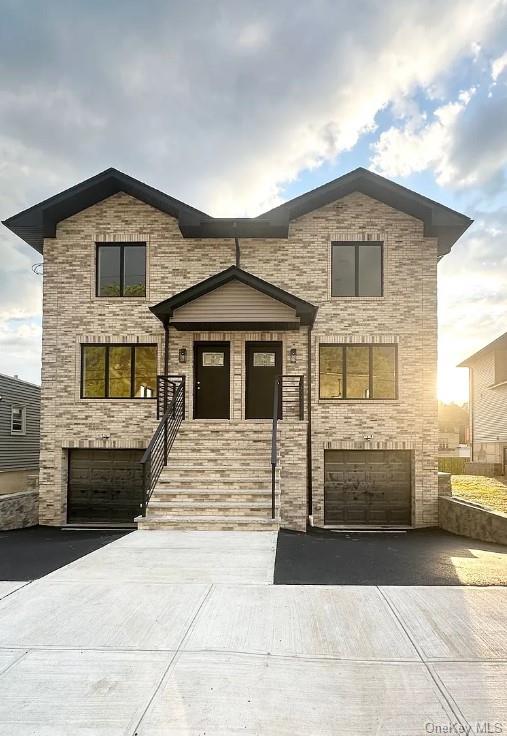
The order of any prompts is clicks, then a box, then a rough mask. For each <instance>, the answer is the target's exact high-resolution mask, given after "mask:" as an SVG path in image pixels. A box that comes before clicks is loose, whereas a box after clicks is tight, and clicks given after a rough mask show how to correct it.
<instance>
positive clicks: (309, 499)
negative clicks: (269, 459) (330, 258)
mask: <svg viewBox="0 0 507 736" xmlns="http://www.w3.org/2000/svg"><path fill="white" fill-rule="evenodd" d="M312 327H313V323H312V324H309V325H308V335H307V338H308V342H307V363H308V365H307V369H306V370H307V374H308V375H307V384H308V387H307V389H306V390H307V397H308V400H307V412H306V414H307V417H306V418H307V427H306V486H307V499H306V506H307V511H308V521H309V523H310V526H313V494H312V490H313V489H312Z"/></svg>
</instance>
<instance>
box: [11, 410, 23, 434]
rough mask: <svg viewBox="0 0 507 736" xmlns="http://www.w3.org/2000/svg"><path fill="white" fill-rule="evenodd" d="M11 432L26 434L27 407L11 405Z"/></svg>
mask: <svg viewBox="0 0 507 736" xmlns="http://www.w3.org/2000/svg"><path fill="white" fill-rule="evenodd" d="M11 434H26V407H25V406H13V407H11Z"/></svg>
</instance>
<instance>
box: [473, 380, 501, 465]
mask: <svg viewBox="0 0 507 736" xmlns="http://www.w3.org/2000/svg"><path fill="white" fill-rule="evenodd" d="M473 406H474V376H473V369H472V366H469V367H468V414H469V419H468V427H469V429H468V431H469V432H470V437H469V439H470V462H471V463H473V461H474V416H473V411H474V410H473ZM504 455H505V453H504ZM503 460H504V458H502V461H503ZM504 472H505V471H504Z"/></svg>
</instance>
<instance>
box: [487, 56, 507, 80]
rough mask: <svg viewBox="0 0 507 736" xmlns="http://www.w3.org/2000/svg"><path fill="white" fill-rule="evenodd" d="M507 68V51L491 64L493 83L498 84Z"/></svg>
mask: <svg viewBox="0 0 507 736" xmlns="http://www.w3.org/2000/svg"><path fill="white" fill-rule="evenodd" d="M506 68H507V51H506V52H505V53H504V54H502V55H501V56H499V57H498V58H497V59H493V61H492V62H491V79H492V80H493V82H496V81H497V80H498V77H499V76H500V74H502V72H503V71H504V69H506Z"/></svg>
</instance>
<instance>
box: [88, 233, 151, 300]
mask: <svg viewBox="0 0 507 736" xmlns="http://www.w3.org/2000/svg"><path fill="white" fill-rule="evenodd" d="M97 296H146V243H114V244H111V243H104V244H102V243H100V244H99V243H97Z"/></svg>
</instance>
